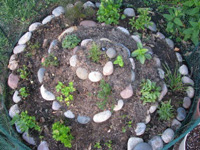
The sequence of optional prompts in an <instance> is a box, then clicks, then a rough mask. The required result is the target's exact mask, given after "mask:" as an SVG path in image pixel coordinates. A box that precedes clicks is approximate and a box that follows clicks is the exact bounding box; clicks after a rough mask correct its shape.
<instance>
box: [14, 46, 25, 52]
mask: <svg viewBox="0 0 200 150" xmlns="http://www.w3.org/2000/svg"><path fill="white" fill-rule="evenodd" d="M25 48H26V45H25V44H22V45H17V46H15V48H14V49H13V53H14V54H19V53H21V52H23V51H24V49H25Z"/></svg>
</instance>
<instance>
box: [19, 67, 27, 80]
mask: <svg viewBox="0 0 200 150" xmlns="http://www.w3.org/2000/svg"><path fill="white" fill-rule="evenodd" d="M17 72H19V74H20V75H19V76H20V78H21V79H23V80H25V79H28V75H29V72H28V68H27V66H25V65H23V68H22V69H18V70H17Z"/></svg>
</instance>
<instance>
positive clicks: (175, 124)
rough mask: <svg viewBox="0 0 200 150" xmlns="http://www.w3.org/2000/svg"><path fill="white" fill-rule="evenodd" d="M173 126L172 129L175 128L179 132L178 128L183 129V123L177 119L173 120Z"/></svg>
mask: <svg viewBox="0 0 200 150" xmlns="http://www.w3.org/2000/svg"><path fill="white" fill-rule="evenodd" d="M171 126H172V128H174V129H175V130H177V129H178V128H180V127H181V122H180V121H178V120H177V119H173V120H172V124H171Z"/></svg>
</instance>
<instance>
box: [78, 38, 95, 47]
mask: <svg viewBox="0 0 200 150" xmlns="http://www.w3.org/2000/svg"><path fill="white" fill-rule="evenodd" d="M91 42H93V40H92V39H85V40H83V41H82V42H81V46H85V47H86V46H87V44H88V43H91Z"/></svg>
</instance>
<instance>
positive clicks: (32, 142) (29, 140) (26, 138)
mask: <svg viewBox="0 0 200 150" xmlns="http://www.w3.org/2000/svg"><path fill="white" fill-rule="evenodd" d="M22 138H23V139H24V140H25V141H26V142H27V143H29V144H31V145H36V142H35V140H34V138H33V137H31V136H30V134H28V133H27V132H24V133H23V134H22Z"/></svg>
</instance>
